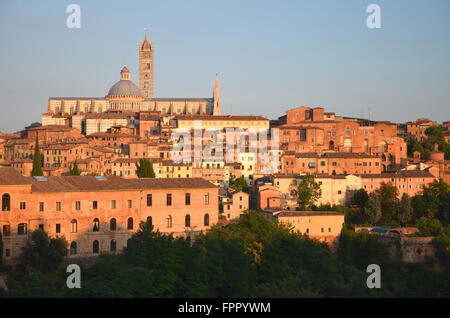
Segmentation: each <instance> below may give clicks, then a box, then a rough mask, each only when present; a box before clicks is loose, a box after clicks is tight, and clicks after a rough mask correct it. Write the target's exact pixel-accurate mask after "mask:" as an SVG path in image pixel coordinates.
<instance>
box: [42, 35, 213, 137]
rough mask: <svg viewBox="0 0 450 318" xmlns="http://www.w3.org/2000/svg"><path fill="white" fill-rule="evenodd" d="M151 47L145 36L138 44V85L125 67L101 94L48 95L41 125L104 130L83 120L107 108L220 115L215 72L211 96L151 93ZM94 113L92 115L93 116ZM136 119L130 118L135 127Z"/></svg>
mask: <svg viewBox="0 0 450 318" xmlns="http://www.w3.org/2000/svg"><path fill="white" fill-rule="evenodd" d="M153 53H154V47H153V45H152V43H151V42H150V40H149V39H148V36H147V35H146V36H145V39H144V41H143V42H142V43H141V44H140V45H139V87H138V86H137V85H136V84H134V83H133V82H132V81H131V74H130V71H129V70H128V69H127V67H123V68H122V70H121V71H120V80H119V81H118V82H117V83H115V84H114V85H113V86H112V87H111V88H110V90H109V91H108V93H107V95H106V96H105V97H50V98H49V100H48V104H47V112H46V113H45V114H43V115H42V125H44V126H47V125H63V126H70V127H74V128H77V129H79V130H80V131H81V132H83V133H86V134H90V133H94V132H105V131H106V130H107V128H109V127H107V124H104V123H101V124H100V127H99V126H98V123H95V124H94V126H92V123H87V120H88V119H89V117H90V119H92V116H94V117H95V115H93V114H101V113H104V112H106V111H109V110H114V111H126V112H130V111H131V112H141V111H144V112H159V113H160V114H161V115H177V114H198V115H220V113H221V106H220V87H219V78H218V77H217V76H216V80H215V85H214V89H213V94H212V97H207V98H203V97H202V98H190V97H189V98H184V97H181V98H179V97H176V98H175V97H174V98H172V97H170V98H157V97H155V96H154V77H153V75H154V72H153V62H154V60H153ZM96 118H97V117H95V119H96ZM138 123H139V121H136V122H134V128H136V129H138V128H139V127H138Z"/></svg>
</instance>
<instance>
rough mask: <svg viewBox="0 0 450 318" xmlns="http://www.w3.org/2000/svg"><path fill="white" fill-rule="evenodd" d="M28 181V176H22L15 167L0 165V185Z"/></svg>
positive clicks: (25, 182)
mask: <svg viewBox="0 0 450 318" xmlns="http://www.w3.org/2000/svg"><path fill="white" fill-rule="evenodd" d="M29 183H30V181H29V178H27V177H24V176H22V175H21V174H20V172H19V171H17V170H16V169H14V168H11V167H0V186H1V185H15V184H29Z"/></svg>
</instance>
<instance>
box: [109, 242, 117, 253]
mask: <svg viewBox="0 0 450 318" xmlns="http://www.w3.org/2000/svg"><path fill="white" fill-rule="evenodd" d="M110 250H111V252H115V251H116V250H117V242H116V240H111V243H110Z"/></svg>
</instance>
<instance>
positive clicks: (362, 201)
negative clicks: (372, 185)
mask: <svg viewBox="0 0 450 318" xmlns="http://www.w3.org/2000/svg"><path fill="white" fill-rule="evenodd" d="M351 204H352V205H356V206H358V207H359V208H365V207H367V205H368V204H369V195H368V194H367V191H366V190H365V189H363V188H361V189H359V190H357V191H356V192H355V194H354V195H353V197H352V200H351Z"/></svg>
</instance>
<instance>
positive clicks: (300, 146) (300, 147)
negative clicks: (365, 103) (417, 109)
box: [273, 107, 407, 170]
mask: <svg viewBox="0 0 450 318" xmlns="http://www.w3.org/2000/svg"><path fill="white" fill-rule="evenodd" d="M273 125H275V127H277V128H279V130H280V148H281V149H282V150H292V151H294V152H296V153H302V152H307V153H308V152H318V153H321V152H325V151H338V152H356V153H368V154H371V155H375V156H379V157H381V158H382V164H383V167H384V169H385V170H387V169H388V168H393V167H396V166H400V165H405V164H406V158H407V155H406V152H407V147H406V143H405V141H404V140H403V139H402V138H401V137H398V136H397V125H396V124H394V123H390V122H374V121H369V120H366V119H357V118H349V117H339V116H336V115H335V114H334V113H325V112H324V109H323V108H321V107H316V108H310V107H297V108H294V109H291V110H288V111H287V112H286V115H285V116H282V117H280V118H279V119H278V121H276V122H274V124H273Z"/></svg>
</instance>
